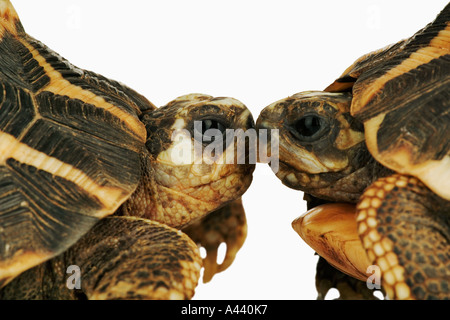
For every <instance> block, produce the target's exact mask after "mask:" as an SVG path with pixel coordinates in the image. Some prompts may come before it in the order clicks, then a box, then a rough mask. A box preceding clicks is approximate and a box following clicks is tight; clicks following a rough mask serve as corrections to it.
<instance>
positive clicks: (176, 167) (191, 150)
mask: <svg viewBox="0 0 450 320" xmlns="http://www.w3.org/2000/svg"><path fill="white" fill-rule="evenodd" d="M142 121H143V122H144V124H145V126H146V128H147V134H148V136H147V142H146V147H147V150H148V151H149V154H150V157H149V162H150V165H149V166H150V168H149V171H150V172H149V174H148V175H149V176H150V177H153V179H154V180H153V181H152V184H153V185H154V187H153V190H151V191H150V193H152V197H153V201H152V202H153V203H154V204H155V205H150V207H149V209H148V210H147V211H148V212H147V217H149V218H152V219H155V220H157V221H160V222H164V223H166V224H168V225H171V226H177V227H179V226H182V225H185V224H187V223H188V222H191V221H192V220H194V219H196V218H198V217H201V216H203V215H205V214H206V213H209V212H211V211H213V210H216V209H217V208H219V207H220V206H222V205H223V204H225V203H227V202H229V201H232V200H235V199H236V198H239V197H240V196H241V195H242V194H243V193H244V192H245V191H246V190H247V188H248V187H249V185H250V183H251V181H252V173H253V170H254V167H255V163H253V164H249V161H248V155H249V150H248V148H249V146H248V143H247V144H245V140H243V139H234V138H233V137H232V134H233V133H236V130H239V129H240V130H243V131H244V132H246V131H252V130H253V131H255V129H254V121H253V117H252V115H251V113H250V111H249V110H248V109H247V108H246V107H245V106H244V105H243V104H242V103H241V102H239V101H238V100H236V99H232V98H213V97H211V96H206V95H199V94H191V95H186V96H182V97H179V98H177V99H175V100H173V101H171V102H170V103H168V104H167V105H166V106H164V107H162V108H159V109H157V110H155V111H150V112H148V113H147V114H145V115H143V116H142ZM255 136H256V135H255ZM243 153H244V154H245V157H243V158H242V157H241V158H239V159H238V156H239V155H242V154H243ZM147 184H150V183H147ZM158 206H159V207H158Z"/></svg>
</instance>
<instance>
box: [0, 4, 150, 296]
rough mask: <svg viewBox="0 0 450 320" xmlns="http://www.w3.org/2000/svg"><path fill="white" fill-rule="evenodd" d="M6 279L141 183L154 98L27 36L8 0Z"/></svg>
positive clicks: (2, 152)
mask: <svg viewBox="0 0 450 320" xmlns="http://www.w3.org/2000/svg"><path fill="white" fill-rule="evenodd" d="M0 57H1V59H0V287H1V285H2V283H3V284H4V283H6V282H8V281H9V280H10V279H11V278H12V277H14V276H16V275H17V274H18V273H20V272H22V271H23V270H26V269H27V268H30V267H32V266H34V265H36V264H39V263H41V262H42V261H44V260H46V259H49V258H51V257H53V256H55V255H57V254H58V253H60V252H62V251H64V250H65V249H67V248H68V247H69V246H71V245H72V244H73V243H74V242H76V241H77V240H78V239H79V238H80V237H81V236H82V235H83V234H84V233H86V232H87V231H88V230H89V229H90V228H91V227H92V226H93V225H94V224H95V223H96V222H97V221H98V220H99V219H101V218H103V217H105V216H107V215H110V214H112V213H114V212H115V211H116V209H117V208H118V207H119V206H120V205H121V204H122V203H123V202H124V201H125V200H126V199H127V198H128V197H129V196H130V194H131V193H132V192H133V191H134V190H135V188H136V186H137V184H138V181H139V178H140V175H141V172H140V170H141V169H140V158H139V157H140V153H141V152H142V150H143V148H144V143H145V139H146V130H145V127H144V125H143V124H142V123H141V121H140V120H139V115H140V113H141V111H143V110H148V109H152V108H154V106H153V105H152V104H151V103H150V102H148V101H147V100H146V99H145V98H144V97H142V96H141V95H139V94H137V93H136V92H134V91H133V90H131V89H129V88H127V87H126V86H124V85H122V84H120V83H118V82H115V81H111V80H108V79H106V78H104V77H102V76H100V75H97V74H94V73H92V72H89V71H85V70H82V69H79V68H77V67H75V66H73V65H72V64H70V63H69V62H68V61H66V60H65V59H63V58H62V57H60V56H59V55H58V54H56V53H55V52H53V51H51V50H50V49H49V48H47V47H46V46H45V45H44V44H42V43H40V42H39V41H37V40H35V39H33V38H31V37H30V36H28V35H27V34H26V33H25V31H24V30H23V27H22V25H21V23H20V21H19V18H18V16H17V14H16V12H15V10H14V8H13V7H12V5H11V4H10V3H9V1H2V3H1V4H0Z"/></svg>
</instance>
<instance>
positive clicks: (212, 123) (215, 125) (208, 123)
mask: <svg viewBox="0 0 450 320" xmlns="http://www.w3.org/2000/svg"><path fill="white" fill-rule="evenodd" d="M202 122H203V123H202V134H203V135H205V133H206V131H207V130H209V129H218V130H219V131H220V132H222V133H225V129H226V128H225V126H224V125H223V124H221V123H220V122H219V121H217V120H211V119H206V120H203V121H202Z"/></svg>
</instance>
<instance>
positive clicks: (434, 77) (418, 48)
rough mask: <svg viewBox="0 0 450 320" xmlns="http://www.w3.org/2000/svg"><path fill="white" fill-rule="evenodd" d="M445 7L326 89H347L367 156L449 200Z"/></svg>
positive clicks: (449, 32) (449, 52)
mask: <svg viewBox="0 0 450 320" xmlns="http://www.w3.org/2000/svg"><path fill="white" fill-rule="evenodd" d="M449 20H450V5H447V6H446V7H445V8H444V10H443V11H442V12H441V13H440V14H439V15H438V17H437V18H436V20H435V21H434V22H433V23H430V24H429V25H427V26H426V27H425V28H424V29H422V30H420V31H419V32H417V33H416V34H415V35H413V36H412V37H411V38H409V39H407V40H403V41H400V42H398V43H396V44H394V45H391V46H389V47H386V48H383V49H381V50H378V51H374V52H372V53H369V54H367V55H365V56H363V57H361V58H360V59H358V60H357V61H356V62H355V63H354V64H353V65H352V66H350V67H349V68H348V69H347V70H346V71H345V72H344V74H343V75H342V76H341V77H340V78H339V79H337V80H336V81H335V82H334V83H333V84H331V85H330V86H329V87H327V89H326V90H327V91H331V92H336V91H352V93H353V101H352V106H351V113H352V115H353V116H354V117H356V118H357V119H358V120H360V121H362V122H364V126H365V136H366V143H367V146H368V148H369V151H370V152H371V153H372V155H373V156H374V157H375V158H376V159H377V161H379V162H380V163H382V164H383V165H385V166H386V167H388V168H390V169H392V170H395V171H397V172H399V173H403V174H409V175H413V176H416V177H417V178H419V179H421V180H422V181H423V182H424V183H425V184H426V185H427V186H428V187H429V188H430V189H432V190H433V191H434V192H436V193H437V194H438V195H439V196H441V197H443V198H445V199H447V200H450V134H449V132H450V22H449Z"/></svg>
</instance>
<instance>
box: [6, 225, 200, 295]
mask: <svg viewBox="0 0 450 320" xmlns="http://www.w3.org/2000/svg"><path fill="white" fill-rule="evenodd" d="M201 263H202V261H201V258H200V255H199V252H198V248H197V246H196V245H195V243H193V242H192V240H191V239H190V238H189V237H188V236H186V235H185V234H184V233H182V232H180V231H178V230H176V229H173V228H170V227H168V226H166V225H163V224H160V223H157V222H154V221H150V220H146V219H141V218H135V217H109V218H105V219H103V220H101V221H100V222H99V223H97V224H96V225H95V227H94V228H93V229H92V230H91V231H90V232H89V233H88V234H86V235H85V236H84V237H83V238H82V239H80V241H78V242H77V243H76V244H75V245H74V246H73V247H71V248H70V249H69V250H68V251H66V252H65V253H64V254H62V255H60V256H58V257H56V258H54V259H52V260H50V261H48V262H46V263H44V264H42V265H40V266H38V267H35V268H33V269H31V270H29V271H27V272H25V273H24V274H22V275H21V276H19V277H18V278H16V279H14V280H13V281H12V282H11V283H10V284H9V285H8V286H6V287H5V288H4V289H3V291H2V292H0V296H1V297H2V298H5V299H80V298H87V299H93V300H95V299H101V300H106V299H190V298H191V297H192V296H193V295H194V290H195V287H196V286H197V283H198V279H199V277H200V269H201ZM69 266H75V267H76V268H79V271H80V276H81V281H80V282H81V283H80V284H81V289H80V290H78V289H77V288H76V287H74V286H73V285H74V284H76V282H74V281H72V282H71V281H69V283H68V280H70V279H69V278H70V277H71V274H68V273H67V268H68V267H69Z"/></svg>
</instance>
